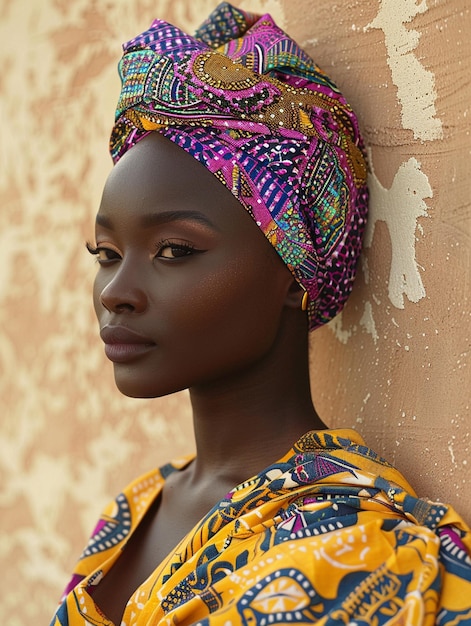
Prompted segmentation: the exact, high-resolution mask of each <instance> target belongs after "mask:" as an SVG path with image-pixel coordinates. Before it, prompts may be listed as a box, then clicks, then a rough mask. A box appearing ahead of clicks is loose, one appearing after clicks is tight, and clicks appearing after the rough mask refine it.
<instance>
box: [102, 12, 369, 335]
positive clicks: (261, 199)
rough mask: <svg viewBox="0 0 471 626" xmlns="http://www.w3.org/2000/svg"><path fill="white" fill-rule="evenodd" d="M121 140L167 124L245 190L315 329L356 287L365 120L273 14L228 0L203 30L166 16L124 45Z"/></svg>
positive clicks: (186, 146) (170, 134)
mask: <svg viewBox="0 0 471 626" xmlns="http://www.w3.org/2000/svg"><path fill="white" fill-rule="evenodd" d="M123 50H124V55H123V57H122V59H121V61H120V63H119V72H120V77H121V81H122V90H121V94H120V97H119V101H118V105H117V110H116V118H115V125H114V127H113V131H112V134H111V140H110V150H111V155H112V158H113V161H114V162H115V163H116V162H117V161H118V160H119V159H120V158H121V156H123V154H125V153H126V151H127V150H129V149H130V148H131V147H132V146H133V145H135V144H136V143H137V142H138V141H139V140H140V139H142V138H143V137H144V136H146V135H147V134H148V133H150V132H153V131H158V132H160V133H161V134H162V135H164V136H165V137H167V138H168V139H170V140H171V141H173V142H174V143H176V144H177V145H179V146H180V147H181V148H182V149H183V150H185V151H186V152H188V153H189V154H191V155H192V156H193V157H194V158H195V159H197V160H198V161H199V162H200V163H202V164H203V165H204V166H205V167H206V168H208V169H209V170H210V171H211V172H212V173H213V174H214V175H215V176H216V177H217V178H218V179H219V180H220V181H221V183H223V184H224V185H225V186H226V187H227V188H228V189H229V190H230V191H231V192H232V193H233V194H234V195H235V196H236V198H237V199H238V200H239V202H240V203H241V205H242V206H243V207H244V208H245V209H246V210H247V211H248V212H249V214H250V215H251V217H252V218H253V220H254V221H255V223H256V224H257V226H258V227H259V228H260V229H261V230H262V232H263V233H264V235H265V236H266V238H267V239H268V241H269V242H270V243H271V245H272V246H273V247H274V248H275V250H276V251H277V252H278V254H279V255H280V257H281V258H282V260H283V261H284V263H285V264H286V265H287V267H288V268H289V270H290V271H291V272H292V274H293V276H294V278H295V279H296V281H297V282H298V283H299V285H300V286H301V287H302V289H303V290H304V292H305V294H306V296H307V298H308V301H307V313H308V318H309V328H310V329H311V330H312V329H314V328H316V327H318V326H320V325H321V324H324V323H325V322H328V321H329V320H330V319H332V318H333V317H334V316H335V315H336V314H337V313H338V312H339V311H340V310H341V309H342V308H343V305H344V303H345V301H346V299H347V297H348V295H349V294H350V292H351V289H352V285H353V280H354V277H355V272H356V266H357V262H358V257H359V254H360V251H361V239H362V234H363V231H364V227H365V220H366V214H367V199H368V195H367V188H366V164H365V158H364V153H363V144H362V139H361V136H360V133H359V128H358V121H357V119H356V116H355V114H354V113H353V111H352V109H351V107H350V106H349V105H348V104H347V102H346V101H345V98H344V97H343V96H342V95H341V93H340V92H339V90H338V89H337V87H336V86H335V85H334V83H333V82H332V81H331V80H330V79H329V78H328V77H327V76H326V75H325V74H324V73H323V72H322V70H321V69H320V68H319V67H318V66H317V65H316V64H315V63H314V61H313V60H312V59H311V58H310V57H309V56H308V55H307V54H306V53H305V52H304V51H303V50H302V49H301V48H300V47H299V46H298V45H297V43H296V42H295V41H293V39H291V38H290V37H289V36H288V35H287V34H286V33H284V32H283V30H281V29H280V28H279V27H278V26H277V25H276V24H275V22H274V21H273V19H272V18H271V16H270V15H268V14H267V15H263V16H258V15H255V14H252V13H248V12H245V11H241V10H239V9H236V8H234V7H232V6H231V5H230V4H228V3H222V4H220V5H219V6H218V7H217V8H216V9H215V10H214V12H213V13H212V14H211V15H210V16H209V18H208V19H207V20H206V21H205V22H204V23H203V25H202V26H201V27H200V28H199V29H198V30H197V32H196V34H195V36H190V35H188V34H186V33H184V32H183V31H181V30H180V29H179V28H176V27H175V26H172V25H171V24H169V23H167V22H165V21H163V20H155V21H154V22H153V23H152V24H151V26H150V28H149V29H148V30H147V31H145V32H144V33H142V34H141V35H138V36H137V37H135V38H134V39H132V40H131V41H129V42H128V43H126V44H124V46H123Z"/></svg>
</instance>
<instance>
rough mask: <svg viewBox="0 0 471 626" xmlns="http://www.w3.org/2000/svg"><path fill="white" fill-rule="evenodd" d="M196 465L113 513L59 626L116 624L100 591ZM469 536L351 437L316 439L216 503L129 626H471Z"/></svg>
mask: <svg viewBox="0 0 471 626" xmlns="http://www.w3.org/2000/svg"><path fill="white" fill-rule="evenodd" d="M188 462H190V459H186V460H183V461H179V462H178V463H176V464H172V465H167V466H165V467H164V468H163V469H161V470H160V471H155V472H151V473H150V474H147V475H146V476H144V477H142V478H140V479H139V480H137V481H135V482H134V483H132V484H131V485H130V486H129V487H128V488H127V489H125V490H124V492H123V493H122V494H121V495H120V496H119V497H118V499H117V500H116V502H113V503H112V504H111V505H110V506H109V507H108V508H107V509H106V510H105V513H104V515H103V517H102V519H101V521H100V523H99V524H98V526H97V529H96V531H95V533H94V535H93V536H92V538H91V540H90V542H89V544H88V546H87V548H86V550H85V552H84V554H83V556H82V559H81V560H80V561H79V563H78V565H77V568H76V571H75V575H74V578H73V581H72V584H71V586H70V591H69V593H68V595H67V596H66V597H65V600H64V602H63V604H62V605H61V607H60V608H59V610H58V612H57V614H56V616H55V617H54V619H53V621H52V625H53V626H59V625H61V626H66V625H70V626H78V625H81V626H82V625H83V624H104V625H110V624H111V622H110V621H109V620H107V619H106V618H105V617H104V616H103V615H102V614H101V613H100V612H99V611H98V610H97V607H96V606H95V604H94V602H93V599H92V595H91V593H92V592H93V587H94V585H97V584H99V581H100V580H101V579H102V577H103V576H106V573H107V572H108V571H109V570H110V568H111V567H112V566H113V564H114V563H115V562H116V560H117V559H118V558H119V556H120V552H121V549H122V547H123V546H124V545H125V543H126V541H127V540H128V539H129V537H130V536H131V534H132V533H133V532H134V531H135V529H136V528H137V527H138V526H139V523H140V521H141V520H142V518H143V516H144V514H145V512H146V511H147V510H148V509H149V507H150V505H151V503H152V502H153V501H154V500H155V498H156V497H158V495H159V493H160V491H161V489H162V486H163V485H164V482H165V477H166V476H168V475H169V473H170V472H173V471H178V470H179V468H182V467H184V466H185V465H186V464H187V463H188ZM470 555H471V530H470V529H469V528H468V527H467V526H466V525H465V523H464V522H463V521H462V520H461V519H460V517H459V516H458V515H457V514H456V513H455V512H454V511H453V509H452V508H451V507H448V506H445V505H443V504H436V503H433V502H428V501H426V500H421V499H418V498H417V497H416V496H415V494H414V493H413V490H412V488H411V487H410V486H409V485H408V484H407V482H406V481H405V479H404V478H403V477H402V476H401V474H399V472H397V471H396V470H395V469H394V468H393V467H392V466H391V465H389V464H388V463H387V462H386V461H384V460H383V459H381V458H380V457H378V456H377V455H376V454H375V453H374V452H373V451H372V450H370V449H369V448H367V447H366V446H365V444H364V442H363V440H362V439H361V438H360V437H359V436H358V435H357V434H356V433H355V432H354V431H351V430H337V431H322V432H309V433H307V434H306V435H305V436H304V437H302V438H301V439H300V440H299V441H298V442H297V443H296V444H295V445H294V446H293V448H292V449H291V450H290V451H289V452H288V453H287V454H286V455H285V456H284V457H283V458H282V459H281V460H279V461H278V462H277V463H274V464H273V465H271V466H270V467H268V468H267V469H266V470H265V471H263V472H261V473H260V474H259V475H257V476H255V477H254V478H252V479H251V480H248V481H247V482H245V483H243V484H241V485H239V486H238V487H236V488H235V489H234V490H233V491H232V492H230V493H229V494H227V496H226V497H225V498H224V499H223V500H222V501H221V502H219V503H218V505H217V506H215V507H214V508H213V509H212V510H211V511H210V512H209V513H208V514H207V516H206V517H205V518H204V519H202V520H201V522H200V523H199V524H198V525H197V526H196V527H195V528H194V529H193V531H192V532H190V533H189V535H188V536H187V537H186V538H185V539H183V541H182V542H181V543H180V545H179V546H178V547H177V548H176V550H175V552H174V553H172V554H170V556H169V557H168V558H167V560H166V561H164V562H163V563H161V564H160V565H159V566H158V567H157V569H156V570H155V571H154V573H153V574H152V575H151V576H150V577H149V579H148V580H147V581H146V582H144V584H143V585H142V586H141V587H140V588H139V589H138V590H137V593H134V594H133V597H132V598H131V600H130V601H129V603H128V606H127V608H126V611H125V615H124V618H123V624H125V625H126V626H134V625H139V626H144V625H146V626H156V625H159V626H163V625H164V624H178V625H179V626H187V625H190V624H201V625H205V624H206V625H213V626H214V625H216V626H224V625H226V624H233V625H236V624H243V625H244V626H254V625H260V626H265V625H268V624H296V623H297V624H300V623H304V624H305V623H316V624H319V625H321V624H322V625H327V624H328V625H332V626H333V625H340V624H358V625H360V624H365V625H367V624H375V625H376V626H381V625H386V624H389V625H393V624H396V625H399V624H410V625H414V626H419V625H432V624H438V625H440V626H444V625H446V624H448V625H450V626H451V625H452V624H453V625H455V624H456V625H458V624H459V625H460V626H464V625H465V624H471V559H470Z"/></svg>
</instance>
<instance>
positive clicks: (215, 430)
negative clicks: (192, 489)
mask: <svg viewBox="0 0 471 626" xmlns="http://www.w3.org/2000/svg"><path fill="white" fill-rule="evenodd" d="M292 327H293V326H292ZM294 329H295V330H294V331H293V330H291V331H290V332H285V333H283V335H284V336H282V337H281V338H279V340H278V341H277V342H276V344H275V347H274V348H273V349H272V350H271V351H270V353H268V354H267V355H265V357H264V358H262V359H261V360H260V361H259V362H257V363H256V364H254V365H252V367H250V368H248V369H247V370H246V371H243V372H239V373H237V374H233V375H231V376H230V377H229V376H226V377H225V378H223V379H221V380H218V381H214V382H213V383H211V384H207V385H205V386H204V387H198V388H193V389H190V397H191V402H192V407H193V419H194V428H195V440H196V447H197V459H196V462H195V464H194V467H193V471H194V476H195V480H196V479H197V477H199V478H200V479H201V480H203V481H204V479H205V477H208V479H209V478H210V477H211V476H213V477H214V475H215V473H217V474H218V475H219V476H221V477H224V478H226V479H227V480H228V482H232V483H234V484H237V483H239V482H243V481H244V480H246V479H247V478H250V477H251V476H253V475H254V474H256V473H257V472H259V471H261V470H263V469H264V468H265V467H266V466H267V465H269V464H271V463H273V462H274V461H276V460H277V459H278V458H280V457H281V456H283V455H284V454H285V453H286V452H287V451H288V449H289V448H290V446H291V445H292V444H293V443H294V442H295V441H296V440H297V439H298V438H299V437H300V436H301V435H303V434H304V433H305V432H307V431H309V430H321V429H324V428H325V425H324V423H323V422H322V421H321V419H320V418H319V416H318V415H317V413H316V410H315V408H314V406H313V403H312V400H311V393H310V384H309V364H308V345H307V339H306V334H305V333H303V332H302V327H301V329H297V328H296V326H294Z"/></svg>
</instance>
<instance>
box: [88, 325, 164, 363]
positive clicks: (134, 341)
mask: <svg viewBox="0 0 471 626" xmlns="http://www.w3.org/2000/svg"><path fill="white" fill-rule="evenodd" d="M100 336H101V338H102V340H103V341H104V343H105V354H106V356H107V357H108V358H109V359H110V361H113V363H127V362H128V361H132V360H134V359H136V358H138V357H140V356H142V355H143V354H146V353H147V352H149V351H150V350H152V349H153V348H155V346H156V344H155V343H154V342H153V341H152V340H151V339H149V338H148V337H144V336H143V335H140V334H139V333H136V332H135V331H133V330H130V329H129V328H125V327H124V326H104V327H103V328H102V329H101V331H100Z"/></svg>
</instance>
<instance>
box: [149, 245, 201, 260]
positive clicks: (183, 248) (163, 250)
mask: <svg viewBox="0 0 471 626" xmlns="http://www.w3.org/2000/svg"><path fill="white" fill-rule="evenodd" d="M194 251H195V250H194V248H193V246H192V245H190V244H186V243H167V242H164V243H162V244H161V245H160V246H159V250H158V252H157V255H156V256H157V257H159V258H162V259H181V258H182V257H185V256H189V255H190V254H192V253H193V252H194Z"/></svg>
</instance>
